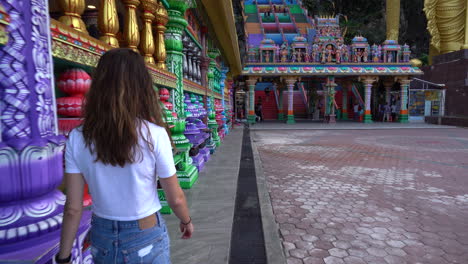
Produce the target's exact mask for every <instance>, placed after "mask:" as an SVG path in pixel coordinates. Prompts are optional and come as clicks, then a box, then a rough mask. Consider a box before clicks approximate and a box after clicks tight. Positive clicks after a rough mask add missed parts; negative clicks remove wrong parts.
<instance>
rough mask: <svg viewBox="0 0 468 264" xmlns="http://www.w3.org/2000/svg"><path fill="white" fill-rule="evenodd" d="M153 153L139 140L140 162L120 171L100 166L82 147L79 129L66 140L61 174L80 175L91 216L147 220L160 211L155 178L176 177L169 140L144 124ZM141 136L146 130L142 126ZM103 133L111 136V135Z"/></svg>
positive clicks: (127, 165) (154, 127) (126, 166)
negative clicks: (89, 205) (88, 197)
mask: <svg viewBox="0 0 468 264" xmlns="http://www.w3.org/2000/svg"><path fill="white" fill-rule="evenodd" d="M146 124H147V125H148V128H149V131H150V133H151V137H150V140H152V142H153V146H154V151H152V152H151V151H150V149H149V148H148V146H147V144H146V143H145V142H144V141H143V139H140V140H139V145H140V147H141V153H142V154H143V155H142V158H141V159H136V162H135V163H132V164H126V165H125V166H124V167H123V168H122V167H119V166H112V165H110V164H108V165H104V164H103V163H102V162H100V161H98V162H95V160H96V154H95V153H94V154H91V152H90V150H89V149H88V148H86V147H85V142H84V138H83V134H82V132H81V129H80V128H77V129H74V130H73V131H72V132H71V133H70V136H69V138H68V140H67V144H66V150H65V172H67V173H82V174H83V176H84V178H85V180H86V183H87V184H88V187H89V191H90V194H91V196H92V199H93V205H92V210H93V213H94V214H96V215H97V216H99V217H102V218H105V219H109V220H119V221H131V220H137V219H141V218H144V217H146V216H149V215H151V214H153V213H155V212H157V211H159V210H160V209H161V203H160V201H159V197H158V193H157V184H156V182H157V177H158V176H159V177H160V178H168V177H171V176H172V175H174V174H175V173H176V169H175V166H174V159H173V157H172V148H171V143H170V140H169V136H168V135H167V132H166V130H165V129H164V128H162V127H160V126H157V125H155V124H152V123H149V122H146ZM141 131H142V135H143V136H145V137H146V135H147V129H146V127H145V126H142V130H141ZM103 133H112V132H111V131H108V132H105V131H103Z"/></svg>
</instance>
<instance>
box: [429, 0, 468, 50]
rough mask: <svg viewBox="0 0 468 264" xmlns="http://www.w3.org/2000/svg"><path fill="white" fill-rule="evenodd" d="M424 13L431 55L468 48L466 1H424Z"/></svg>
mask: <svg viewBox="0 0 468 264" xmlns="http://www.w3.org/2000/svg"><path fill="white" fill-rule="evenodd" d="M424 12H426V17H427V29H428V30H429V33H430V34H431V36H432V38H431V48H432V53H433V54H432V55H436V54H437V53H440V54H444V53H448V52H452V51H457V50H460V49H462V48H468V38H467V36H466V35H467V34H468V33H467V32H468V30H467V26H468V18H467V0H425V1H424ZM434 53H435V54H434Z"/></svg>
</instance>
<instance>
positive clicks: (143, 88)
mask: <svg viewBox="0 0 468 264" xmlns="http://www.w3.org/2000/svg"><path fill="white" fill-rule="evenodd" d="M93 75H94V76H93V81H92V84H91V88H90V90H89V92H88V93H87V95H86V102H85V106H84V121H83V127H82V131H83V137H84V140H85V143H86V147H88V148H89V149H90V150H91V152H93V153H96V154H97V155H96V161H100V162H102V163H104V164H111V165H113V166H117V165H119V166H120V167H123V166H124V165H125V164H126V163H134V162H136V161H137V160H138V159H140V158H141V154H142V153H141V150H140V149H139V145H138V140H139V138H140V137H141V136H142V134H141V128H142V127H141V126H142V125H145V126H146V124H145V122H143V121H148V122H151V123H155V124H157V125H159V126H162V127H165V128H166V130H167V126H166V124H165V123H164V122H163V118H162V111H161V106H160V102H159V97H158V94H157V93H156V91H155V90H154V88H153V84H152V80H151V75H150V74H149V72H148V69H147V68H146V65H145V62H144V60H143V57H142V56H141V55H140V54H138V53H136V52H134V51H132V50H130V49H112V50H109V51H108V52H106V53H105V54H104V55H103V56H102V57H101V59H100V60H99V63H98V66H97V68H96V70H95V72H94V74H93ZM146 129H147V130H148V136H147V138H145V137H144V138H143V140H144V142H145V143H146V144H148V146H149V148H150V149H151V150H153V149H154V146H153V144H152V143H151V142H152V141H151V140H150V134H149V129H148V127H147V126H146Z"/></svg>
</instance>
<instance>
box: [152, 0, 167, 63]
mask: <svg viewBox="0 0 468 264" xmlns="http://www.w3.org/2000/svg"><path fill="white" fill-rule="evenodd" d="M156 7H157V8H156V14H155V20H154V22H155V24H154V25H153V29H154V32H155V37H154V38H155V41H156V47H155V53H154V57H155V60H156V67H157V68H159V69H162V70H165V69H166V56H167V55H166V44H165V43H164V32H165V31H166V24H167V22H168V20H169V16H168V15H167V11H166V9H165V8H164V6H163V4H162V3H158V4H157V5H156Z"/></svg>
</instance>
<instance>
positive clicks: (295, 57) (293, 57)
mask: <svg viewBox="0 0 468 264" xmlns="http://www.w3.org/2000/svg"><path fill="white" fill-rule="evenodd" d="M296 59H297V55H296V51H295V50H294V51H293V53H292V55H291V62H296Z"/></svg>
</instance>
